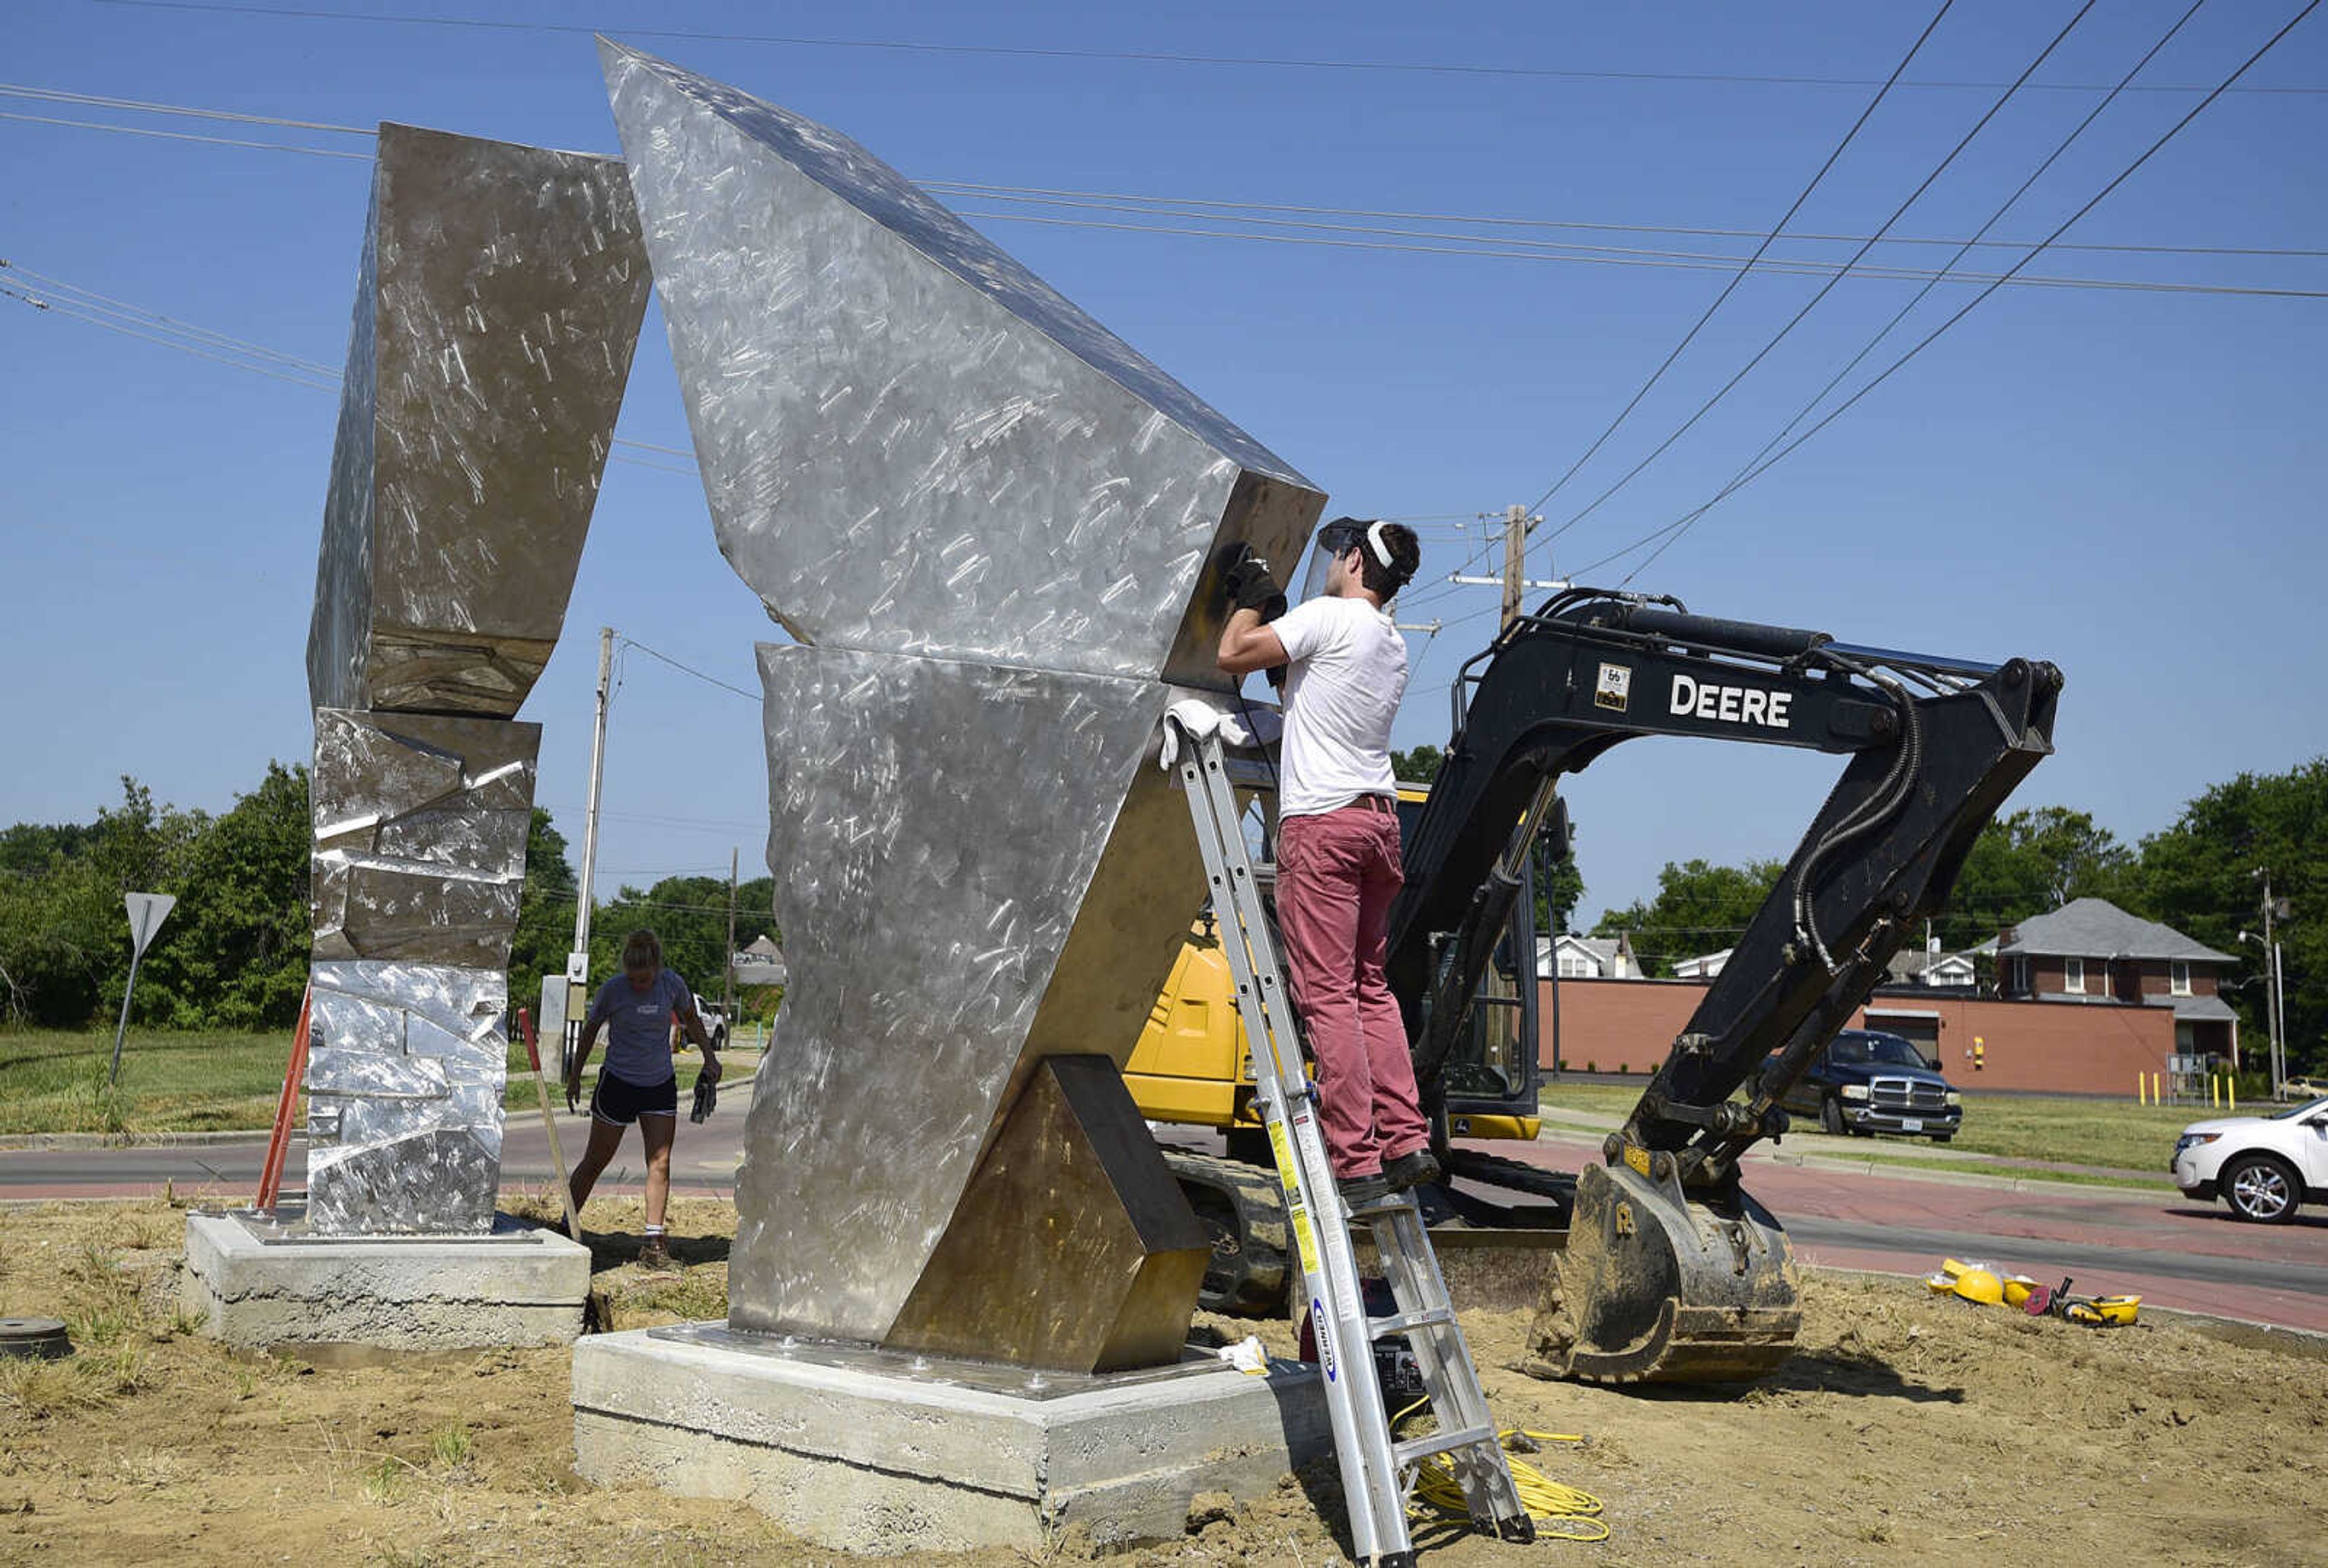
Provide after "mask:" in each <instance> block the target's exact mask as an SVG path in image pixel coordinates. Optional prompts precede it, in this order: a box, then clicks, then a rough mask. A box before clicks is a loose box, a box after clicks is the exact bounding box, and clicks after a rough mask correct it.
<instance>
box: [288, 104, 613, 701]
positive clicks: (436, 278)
mask: <svg viewBox="0 0 2328 1568" xmlns="http://www.w3.org/2000/svg"><path fill="white" fill-rule="evenodd" d="M379 149H380V150H379V157H378V161H377V163H376V164H375V165H374V171H373V178H372V197H371V213H370V216H369V219H368V221H367V222H366V225H365V230H364V245H363V255H362V260H361V266H360V268H359V271H358V275H357V283H356V303H355V317H354V322H353V324H352V328H351V331H350V333H349V339H348V361H347V371H346V374H345V376H344V378H343V381H342V384H341V393H340V420H339V431H338V437H337V439H336V441H335V443H334V447H333V457H332V478H331V485H330V490H329V493H328V496H327V499H326V502H325V504H324V533H323V548H322V549H321V552H320V556H319V562H318V566H317V569H316V577H315V612H314V621H313V623H312V624H311V625H310V627H309V631H308V642H307V681H308V690H309V694H310V699H311V701H312V702H313V703H314V706H316V707H318V708H371V709H401V710H405V711H416V712H437V713H446V712H450V713H476V714H483V715H488V716H491V717H495V718H508V717H510V716H512V715H513V714H514V713H516V712H517V710H518V706H519V704H520V703H521V702H522V701H523V700H524V699H525V694H526V692H527V691H528V690H530V688H531V687H532V685H533V682H534V680H535V678H536V677H537V676H539V675H540V672H541V669H542V666H543V665H544V664H545V663H546V662H548V661H549V653H550V649H551V648H552V646H553V645H554V644H555V643H557V640H558V634H559V628H560V626H561V625H562V624H563V623H564V620H565V615H566V602H567V599H568V596H569V595H570V594H571V592H572V589H573V586H574V573H575V568H576V565H577V562H578V561H579V559H581V552H582V540H583V535H584V533H585V531H586V530H587V529H588V527H589V521H590V512H591V508H592V506H593V505H594V504H595V502H596V499H597V493H598V482H599V477H600V474H601V473H602V471H603V470H604V467H605V460H606V454H607V450H608V444H609V442H610V441H611V440H612V439H613V437H614V430H615V416H616V414H617V413H618V412H619V411H620V409H621V407H622V399H623V385H624V380H625V379H626V378H627V377H628V375H629V373H630V364H631V355H632V352H633V351H634V349H635V347H636V346H637V343H638V329H639V322H640V319H641V317H642V315H643V314H644V312H645V309H646V297H647V290H648V287H649V279H648V275H647V263H646V254H645V252H644V250H643V249H642V248H641V246H640V243H639V234H638V217H637V212H636V210H635V209H634V207H633V205H632V198H631V191H630V184H629V181H628V180H627V179H626V178H625V176H624V173H623V167H622V164H621V163H620V162H619V161H618V160H615V159H612V158H604V157H596V156H592V155H586V154H580V153H559V152H551V151H549V150H547V149H544V148H540V147H528V146H515V145H512V144H510V143H506V142H492V141H483V140H479V139H477V138H475V137H473V136H453V135H449V134H447V133H446V132H442V131H430V130H420V129H416V128H414V127H408V126H398V125H383V126H381V127H380V143H379Z"/></svg>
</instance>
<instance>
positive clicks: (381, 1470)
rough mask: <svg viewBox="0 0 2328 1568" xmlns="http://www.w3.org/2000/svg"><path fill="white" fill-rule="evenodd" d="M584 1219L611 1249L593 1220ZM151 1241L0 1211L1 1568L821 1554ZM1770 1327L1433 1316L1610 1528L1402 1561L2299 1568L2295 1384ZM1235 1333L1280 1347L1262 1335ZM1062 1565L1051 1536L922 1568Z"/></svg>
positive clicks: (1281, 1538) (1863, 1298)
mask: <svg viewBox="0 0 2328 1568" xmlns="http://www.w3.org/2000/svg"><path fill="white" fill-rule="evenodd" d="M673 1207H674V1213H673V1216H672V1221H673V1228H674V1230H675V1232H677V1233H678V1234H679V1235H681V1237H682V1238H690V1239H686V1240H684V1241H683V1242H682V1244H681V1249H680V1250H681V1255H682V1256H683V1257H686V1258H688V1259H689V1260H690V1268H689V1269H688V1270H687V1272H685V1274H683V1275H681V1276H680V1277H678V1278H676V1279H669V1278H665V1279H650V1278H648V1277H647V1276H643V1275H642V1274H640V1273H639V1272H638V1271H637V1270H636V1269H635V1268H634V1267H632V1266H631V1265H629V1264H628V1263H627V1262H626V1261H624V1260H627V1259H628V1258H629V1256H630V1255H631V1253H632V1252H633V1251H634V1250H635V1243H636V1235H635V1231H634V1230H633V1231H632V1232H631V1234H629V1235H627V1236H625V1235H620V1234H616V1235H608V1236H606V1237H604V1238H595V1237H594V1239H602V1240H603V1245H602V1247H601V1253H600V1257H599V1259H598V1267H599V1273H598V1283H599V1285H600V1287H601V1289H602V1291H604V1292H605V1300H606V1305H607V1307H608V1309H609V1310H610V1311H611V1312H612V1314H613V1317H614V1320H615V1326H616V1327H620V1328H634V1327H641V1326H644V1325H647V1324H651V1323H655V1322H667V1321H674V1320H679V1319H688V1318H701V1317H711V1316H717V1315H718V1314H719V1313H720V1312H721V1311H722V1310H724V1301H725V1293H726V1275H727V1266H726V1263H725V1256H726V1242H725V1240H724V1233H725V1231H726V1230H727V1229H728V1227H729V1226H730V1225H732V1223H733V1217H732V1212H731V1211H728V1210H727V1209H725V1208H723V1207H718V1206H716V1205H713V1204H709V1203H704V1202H697V1203H686V1202H681V1203H679V1204H675V1205H674V1206H673ZM590 1217H591V1220H592V1221H593V1223H594V1225H607V1226H609V1227H610V1228H615V1227H621V1226H624V1225H630V1226H635V1225H636V1223H637V1214H636V1210H635V1206H631V1207H630V1209H629V1210H628V1212H626V1211H625V1208H624V1206H623V1205H622V1204H619V1203H601V1204H596V1205H593V1206H592V1209H591V1215H590ZM182 1235H183V1215H182V1214H180V1213H178V1212H176V1211H174V1210H172V1209H171V1208H169V1207H166V1206H164V1205H162V1204H159V1203H150V1204H132V1205H107V1206H72V1207H65V1206H53V1207H44V1208H34V1209H17V1210H10V1211H0V1314H5V1315H10V1316H26V1315H31V1314H35V1313H38V1314H45V1315H49V1316H57V1317H63V1318H66V1319H69V1320H70V1323H71V1325H72V1329H73V1338H74V1342H75V1344H76V1345H77V1346H79V1347H80V1353H79V1354H78V1355H77V1356H76V1357H73V1358H72V1359H71V1360H70V1361H66V1362H58V1363H50V1364H32V1363H23V1362H15V1363H0V1562H11V1563H14V1562H25V1563H139V1562H149V1561H164V1560H166V1561H169V1562H172V1563H238V1564H239V1563H254V1562H269V1563H273V1562H293V1563H305V1562H331V1563H343V1562H373V1563H472V1562H487V1561H491V1562H508V1561H511V1560H512V1559H520V1558H522V1559H540V1558H543V1557H548V1558H549V1559H550V1560H554V1561H559V1562H563V1563H609V1564H614V1563H619V1564H623V1565H624V1568H633V1565H634V1564H636V1563H641V1562H671V1563H778V1564H798V1563H831V1562H832V1561H834V1554H831V1552H828V1551H825V1550H822V1549H821V1548H816V1547H812V1546H809V1545H805V1544H803V1543H801V1542H799V1541H797V1540H794V1539H793V1538H791V1537H789V1536H786V1535H783V1534H782V1533H780V1532H778V1531H776V1530H774V1529H773V1528H772V1527H770V1526H768V1524H767V1523H766V1522H765V1520H764V1519H762V1518H761V1517H760V1516H757V1515H756V1514H753V1513H751V1512H749V1511H748V1510H746V1509H744V1508H742V1507H737V1506H732V1505H728V1504H713V1503H684V1502H681V1501H678V1500H675V1499H672V1498H666V1497H663V1496H662V1495H661V1494H658V1493H654V1492H651V1491H639V1490H611V1491H610V1490H600V1489H597V1488H590V1487H587V1486H586V1485H584V1484H583V1483H582V1482H580V1481H579V1480H577V1479H576V1477H575V1476H574V1474H573V1472H572V1469H571V1468H570V1461H571V1459H572V1444H571V1435H572V1429H571V1411H570V1409H569V1407H568V1404H567V1376H568V1356H567V1354H566V1353H565V1352H564V1351H551V1350H528V1351H494V1352H490V1353H485V1354H480V1355H474V1356H454V1357H435V1358H430V1359H426V1360H408V1361H406V1362H403V1363H400V1364H398V1365H395V1366H352V1367H340V1366H326V1367H315V1366H307V1365H305V1364H303V1363H300V1362H296V1361H286V1360H276V1359H270V1358H248V1357H235V1356H233V1355H230V1354H229V1353H228V1352H226V1351H224V1350H222V1349H221V1347H218V1346H217V1345H215V1344H213V1343H211V1342H210V1341H207V1340H204V1339H202V1338H197V1337H195V1336H194V1335H192V1333H191V1332H189V1329H191V1327H192V1326H191V1324H189V1323H187V1322H185V1321H183V1320H182V1319H176V1318H175V1315H174V1302H175V1294H174V1291H175V1282H174V1276H175V1270H176V1267H177V1256H178V1248H179V1244H180V1241H181V1238H182ZM1804 1319H1805V1330H1804V1338H1803V1347H1802V1350H1801V1353H1800V1354H1798V1356H1797V1357H1795V1359H1794V1360H1793V1361H1792V1362H1791V1363H1789V1364H1788V1366H1786V1367H1785V1368H1784V1369H1782V1370H1781V1371H1779V1373H1777V1374H1776V1375H1774V1376H1771V1377H1769V1378H1767V1379H1765V1380H1764V1381H1763V1382H1762V1383H1761V1384H1760V1385H1756V1386H1754V1387H1751V1388H1749V1389H1746V1390H1744V1391H1742V1392H1736V1393H1731V1394H1705V1393H1702V1392H1684V1391H1653V1392H1649V1393H1617V1392H1611V1391H1607V1390H1600V1389H1591V1388H1582V1387H1576V1386H1572V1385H1558V1384H1544V1383H1538V1382H1535V1381H1534V1380H1532V1379H1530V1378H1527V1377H1525V1376H1522V1375H1521V1374H1519V1373H1517V1372H1515V1371H1511V1370H1508V1369H1507V1366H1506V1364H1507V1363H1508V1362H1511V1361H1514V1360H1516V1359H1517V1358H1518V1357H1519V1356H1520V1355H1521V1353H1522V1347H1523V1339H1524V1336H1525V1330H1526V1328H1527V1321H1526V1314H1525V1313H1518V1312H1513V1313H1502V1314H1478V1315H1473V1316H1469V1317H1467V1318H1466V1319H1465V1326H1466V1329H1467V1330H1468V1332H1469V1335H1470V1337H1471V1343H1472V1346H1473V1348H1474V1350H1475V1352H1476V1354H1477V1356H1478V1361H1479V1363H1480V1366H1481V1370H1482V1373H1483V1376H1484V1378H1485V1381H1486V1383H1487V1385H1488V1395H1489V1398H1490V1400H1491V1401H1492V1402H1493V1404H1495V1407H1496V1410H1497V1414H1498V1416H1499V1417H1500V1418H1501V1419H1502V1420H1503V1421H1505V1422H1507V1423H1508V1424H1512V1425H1523V1426H1528V1427H1534V1428H1537V1429H1541V1430H1545V1431H1550V1432H1563V1433H1574V1434H1578V1435H1579V1436H1581V1437H1582V1439H1583V1441H1582V1442H1579V1443H1574V1444H1552V1445H1549V1446H1548V1447H1547V1449H1546V1451H1545V1452H1544V1453H1543V1454H1541V1455H1538V1456H1537V1457H1536V1460H1535V1462H1536V1464H1537V1465H1538V1467H1539V1468H1540V1469H1543V1470H1544V1471H1545V1472H1546V1473H1547V1474H1548V1475H1550V1476H1552V1477H1553V1478H1554V1479H1557V1480H1561V1481H1565V1482H1568V1483H1570V1484H1572V1485H1574V1486H1578V1487H1582V1488H1586V1489H1588V1490H1590V1491H1591V1492H1594V1493H1596V1494H1598V1495H1599V1496H1600V1498H1601V1499H1602V1500H1603V1502H1604V1504H1605V1505H1606V1508H1607V1518H1608V1521H1609V1524H1610V1528H1611V1530H1612V1532H1613V1535H1612V1536H1611V1539H1610V1541H1608V1542H1607V1543H1605V1544H1603V1545H1589V1546H1588V1545H1575V1544H1570V1543H1539V1544H1537V1545H1532V1546H1514V1545H1503V1544H1499V1543H1496V1542H1491V1541H1486V1540H1482V1539H1479V1538H1478V1537H1475V1536H1471V1535H1468V1534H1463V1533H1460V1532H1456V1531H1453V1530H1441V1529H1435V1528H1432V1529H1424V1530H1422V1531H1421V1532H1420V1533H1419V1534H1420V1538H1421V1539H1422V1542H1423V1543H1424V1544H1425V1545H1426V1547H1427V1548H1428V1549H1427V1550H1426V1552H1425V1554H1424V1557H1423V1561H1424V1562H1425V1563H1430V1564H1438V1565H1441V1568H1459V1565H1460V1568H1469V1565H1471V1564H1505V1563H1510V1564H1519V1563H1547V1562H1556V1561H1583V1560H1587V1559H1588V1558H1589V1559H1590V1560H1593V1561H1599V1562H1604V1563H1676V1562H1681V1563H1691V1562H1723V1563H1768V1562H1774V1561H1775V1562H1800V1563H1874V1564H1882V1563H1921V1562H1928V1561H1929V1562H1946V1563H1951V1564H1956V1563H1964V1562H1966V1561H1967V1560H1977V1559H1979V1558H1984V1557H1985V1558H1993V1559H1994V1558H2001V1557H2003V1556H2004V1554H2012V1555H2013V1556H2014V1557H2016V1558H2021V1559H2024V1560H2025V1559H2030V1558H2034V1557H2036V1556H2039V1555H2042V1556H2044V1557H2046V1558H2048V1559H2059V1560H2063V1561H2068V1562H2086V1563H2091V1562H2110V1563H2194V1564H2196V1563H2207V1564H2215V1563H2257V1564H2278V1563H2287V1564H2295V1563H2318V1562H2320V1561H2321V1560H2322V1554H2323V1546H2322V1535H2321V1529H2320V1525H2319V1515H2318V1508H2317V1499H2318V1498H2320V1497H2321V1496H2322V1494H2323V1463H2328V1402H2323V1399H2322V1397H2321V1394H2320V1386H2321V1381H2322V1372H2323V1363H2322V1362H2320V1361H2317V1360H2314V1359H2309V1358H2306V1357H2301V1356H2297V1355H2295V1354H2292V1353H2289V1352H2287V1351H2285V1350H2277V1349H2267V1348H2256V1347H2238V1346H2231V1345H2226V1344H2223V1343H2220V1342H2218V1341H2216V1340H2213V1339H2211V1338H2207V1337H2204V1336H2202V1335H2201V1334H2200V1333H2198V1332H2196V1331H2194V1330H2192V1329H2187V1328H2182V1327H2177V1326H2173V1325H2160V1326H2155V1327H2154V1326H2150V1325H2145V1326H2142V1327H2140V1328H2137V1329H2120V1330H2113V1331H2108V1332H2098V1331H2095V1330H2089V1329H2077V1328H2075V1327H2073V1326H2070V1325H2068V1324H2063V1323H2058V1322H2052V1321H2039V1320H2035V1319H2027V1318H2023V1317H2018V1316H2015V1315H2013V1314H2010V1313H2007V1312H2004V1311H2003V1310H1997V1309H1983V1308H1972V1307H1967V1306H1963V1305H1961V1304H1959V1303H1957V1302H1954V1301H1949V1300H1932V1299H1929V1298H1927V1297H1926V1296H1925V1295H1924V1294H1923V1292H1922V1288H1921V1287H1920V1285H1917V1284H1915V1283H1914V1282H1899V1283H1889V1282H1885V1283H1873V1282H1863V1281H1857V1280H1835V1279H1823V1278H1819V1277H1816V1276H1815V1277H1814V1278H1813V1280H1812V1282H1811V1283H1810V1285H1809V1287H1808V1289H1807V1299H1806V1301H1805V1313H1804ZM1205 1326H1206V1328H1209V1329H1214V1330H1216V1331H1218V1332H1220V1333H1224V1334H1226V1335H1230V1336H1241V1335H1243V1334H1244V1333H1245V1332H1247V1331H1248V1330H1249V1329H1253V1327H1254V1325H1253V1324H1250V1323H1245V1322H1242V1321H1236V1322H1231V1321H1228V1320H1225V1319H1222V1320H1208V1322H1207V1323H1206V1325H1205ZM1264 1338H1270V1339H1271V1340H1272V1344H1273V1347H1275V1348H1278V1349H1281V1350H1282V1349H1286V1348H1289V1347H1290V1336H1289V1334H1288V1332H1287V1330H1285V1329H1284V1327H1283V1326H1282V1325H1278V1326H1275V1327H1274V1328H1272V1329H1271V1330H1270V1331H1269V1332H1268V1333H1267V1334H1265V1335H1264ZM1309 1483H1310V1484H1309V1487H1308V1488H1306V1489H1305V1488H1302V1487H1299V1486H1296V1485H1295V1484H1294V1483H1293V1482H1292V1481H1291V1479H1289V1480H1288V1481H1287V1482H1286V1483H1285V1484H1284V1485H1283V1486H1282V1487H1281V1488H1280V1489H1279V1490H1278V1491H1277V1493H1276V1494H1275V1495H1274V1496H1272V1497H1271V1498H1265V1499H1263V1500H1262V1501H1261V1502H1259V1503H1257V1504H1252V1505H1247V1506H1245V1507H1241V1508H1234V1509H1226V1508H1213V1509H1210V1510H1208V1511H1207V1512H1208V1515H1209V1517H1208V1518H1207V1519H1206V1522H1204V1523H1202V1524H1200V1525H1196V1526H1192V1531H1191V1534H1190V1535H1188V1537H1187V1539H1185V1540H1182V1541H1178V1542H1175V1543H1172V1544H1170V1545H1167V1546H1163V1547H1157V1548H1151V1549H1150V1550H1149V1551H1147V1552H1143V1553H1140V1554H1132V1555H1131V1556H1130V1557H1119V1558H1116V1559H1114V1561H1121V1562H1136V1563H1165V1562H1171V1563H1310V1564H1323V1563H1334V1562H1338V1561H1340V1560H1342V1555H1341V1552H1340V1550H1339V1548H1338V1545H1336V1542H1335V1536H1334V1531H1333V1527H1332V1526H1333V1525H1335V1524H1338V1520H1334V1519H1333V1518H1332V1506H1333V1491H1334V1488H1333V1486H1332V1483H1331V1479H1330V1478H1326V1477H1312V1478H1309ZM1321 1504H1322V1505H1323V1507H1325V1509H1326V1515H1325V1516H1323V1517H1321V1514H1320V1507H1321ZM1090 1555H1091V1554H1090V1552H1089V1551H1088V1550H1087V1549H1086V1547H1085V1546H1084V1544H1083V1543H1082V1542H1081V1541H1080V1540H1078V1539H1077V1538H1076V1537H1075V1536H1074V1535H1072V1534H1070V1535H1067V1536H1065V1537H1063V1538H1062V1539H1061V1540H1059V1541H1058V1542H1056V1543H1055V1544H1054V1545H1053V1546H1052V1548H1051V1549H1050V1550H1048V1551H1047V1552H1044V1553H1038V1554H1023V1553H1019V1552H987V1553H981V1554H973V1555H971V1556H957V1557H953V1558H951V1559H941V1560H948V1561H953V1562H957V1563H965V1564H976V1565H978V1568H990V1565H992V1564H1000V1563H1020V1562H1029V1561H1034V1562H1041V1561H1061V1562H1073V1561H1082V1560H1084V1559H1086V1558H1088V1557H1089V1556H1090Z"/></svg>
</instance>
